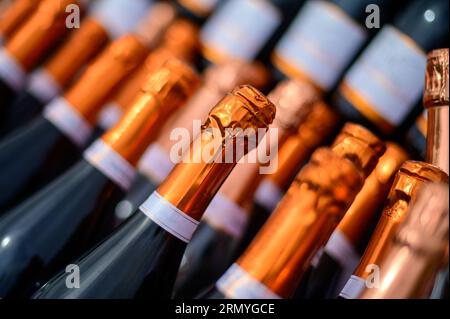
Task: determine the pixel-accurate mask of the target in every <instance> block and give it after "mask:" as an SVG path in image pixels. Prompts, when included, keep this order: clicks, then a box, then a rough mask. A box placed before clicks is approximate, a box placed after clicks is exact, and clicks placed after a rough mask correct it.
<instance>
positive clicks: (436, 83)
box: [423, 49, 450, 174]
mask: <svg viewBox="0 0 450 319" xmlns="http://www.w3.org/2000/svg"><path fill="white" fill-rule="evenodd" d="M448 60H449V56H448V49H440V50H434V51H432V52H431V53H430V54H429V55H428V63H427V72H426V76H425V93H424V98H423V100H424V106H425V108H426V109H427V112H428V123H427V152H426V161H427V162H429V163H432V164H434V165H436V166H438V167H439V168H441V169H442V170H444V171H445V172H446V173H447V174H448V172H449V134H450V131H449V105H448V103H449V101H448V90H449V80H448V69H449V63H448V62H449V61H448Z"/></svg>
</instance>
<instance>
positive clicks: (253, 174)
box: [220, 80, 317, 207]
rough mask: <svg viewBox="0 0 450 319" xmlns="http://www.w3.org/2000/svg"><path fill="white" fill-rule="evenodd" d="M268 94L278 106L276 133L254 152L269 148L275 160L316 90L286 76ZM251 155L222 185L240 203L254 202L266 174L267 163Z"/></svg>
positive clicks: (302, 116)
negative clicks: (263, 173)
mask: <svg viewBox="0 0 450 319" xmlns="http://www.w3.org/2000/svg"><path fill="white" fill-rule="evenodd" d="M268 98H269V99H270V101H271V102H272V103H274V104H275V106H276V116H275V120H274V122H273V123H272V125H271V126H270V127H269V130H277V136H276V138H275V137H269V135H270V134H266V135H265V136H264V138H263V140H262V141H261V142H260V143H259V146H258V148H257V149H255V150H253V151H252V152H254V153H255V154H252V155H255V157H256V155H258V152H261V153H263V152H264V151H265V152H267V151H268V150H269V151H270V155H271V158H270V160H271V161H272V160H275V158H276V155H277V152H278V147H280V146H281V145H282V144H283V143H284V141H285V140H286V139H287V138H288V137H289V136H290V135H292V134H294V133H295V132H296V129H297V127H298V125H299V123H300V122H301V121H302V120H304V118H305V117H306V116H307V114H308V113H309V112H310V111H311V108H312V106H313V104H314V102H315V101H316V100H317V95H316V92H315V90H314V89H313V88H312V87H311V86H309V85H308V84H307V83H305V82H299V81H296V80H286V81H283V82H281V83H279V84H278V85H277V87H275V89H274V90H273V91H272V92H270V94H269V95H268ZM263 144H265V149H264V148H263V149H261V148H262V146H263ZM264 155H266V154H264ZM250 157H253V156H251V155H250V154H249V155H247V156H246V157H245V158H244V159H243V160H244V161H243V162H239V163H238V165H237V166H236V167H235V168H234V170H233V172H231V174H230V176H229V177H228V178H227V180H226V182H225V183H224V185H223V186H222V188H221V189H220V192H221V193H222V194H224V195H225V196H226V197H227V198H228V199H230V200H232V201H233V202H235V203H236V204H238V205H239V206H241V207H247V206H249V205H251V203H252V201H253V197H254V193H255V192H256V189H257V187H258V185H259V183H260V181H261V179H262V178H263V177H264V175H262V174H260V168H261V165H268V164H266V163H264V164H263V163H259V162H258V161H254V159H253V158H250ZM266 158H269V157H268V156H267V157H266ZM255 159H256V158H255ZM272 164H275V163H272Z"/></svg>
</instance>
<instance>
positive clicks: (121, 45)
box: [64, 35, 148, 124]
mask: <svg viewBox="0 0 450 319" xmlns="http://www.w3.org/2000/svg"><path fill="white" fill-rule="evenodd" d="M147 54H148V49H147V48H146V47H144V46H143V45H142V44H141V43H140V42H139V41H138V39H137V38H135V37H134V36H132V35H127V36H124V37H122V38H120V39H118V40H116V41H114V42H113V43H112V44H110V45H109V46H108V48H107V49H106V50H104V52H103V53H102V54H100V56H99V57H97V58H96V59H95V61H94V62H93V63H92V64H91V65H90V66H89V67H88V69H87V70H86V71H85V72H84V73H83V75H82V76H81V77H80V79H79V80H78V81H77V82H76V83H75V84H74V85H73V86H72V87H71V88H70V89H69V90H68V91H67V93H66V94H65V95H64V97H65V98H66V100H67V101H69V103H70V104H71V105H72V106H73V107H74V108H75V109H76V110H77V111H78V112H79V113H80V114H81V115H82V116H83V117H84V118H85V119H86V120H88V121H89V122H90V123H91V124H95V123H96V121H97V115H98V113H99V111H100V108H101V107H102V105H103V104H104V103H105V101H106V100H107V99H108V98H109V95H110V94H111V93H112V90H113V89H114V88H115V87H116V86H117V85H118V84H119V82H120V81H121V80H123V79H124V78H125V77H126V76H127V75H128V74H130V73H131V72H132V71H133V70H134V69H135V68H136V67H137V66H138V65H139V64H140V63H141V62H142V61H143V60H144V59H145V56H146V55H147Z"/></svg>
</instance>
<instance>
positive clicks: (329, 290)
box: [303, 251, 351, 299]
mask: <svg viewBox="0 0 450 319" xmlns="http://www.w3.org/2000/svg"><path fill="white" fill-rule="evenodd" d="M350 271H351V270H350ZM343 272H344V269H343V268H342V266H341V264H340V263H339V262H338V261H337V260H335V259H334V258H333V257H332V256H331V255H329V254H328V253H327V252H326V251H324V252H323V253H322V255H321V256H320V259H319V261H318V263H317V265H316V266H315V267H312V268H311V271H310V274H309V276H308V282H307V287H306V288H305V291H304V294H303V298H306V299H334V298H336V297H337V295H338V294H339V291H336V287H337V286H338V284H339V280H340V278H341V276H342V275H343ZM350 275H351V272H350ZM350 275H349V276H348V278H349V277H350ZM348 278H347V279H348ZM341 288H342V287H341Z"/></svg>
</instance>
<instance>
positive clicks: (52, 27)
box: [5, 0, 79, 70]
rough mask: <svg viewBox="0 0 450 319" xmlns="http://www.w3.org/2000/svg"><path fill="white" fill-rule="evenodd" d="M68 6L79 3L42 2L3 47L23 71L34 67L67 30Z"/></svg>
mask: <svg viewBox="0 0 450 319" xmlns="http://www.w3.org/2000/svg"><path fill="white" fill-rule="evenodd" d="M70 4H79V1H76V0H57V1H48V0H46V1H42V3H41V4H40V5H39V6H38V8H37V10H36V12H35V13H34V14H33V15H32V16H31V17H30V18H29V20H28V21H27V22H26V23H25V24H24V25H23V27H21V28H20V29H19V30H18V32H17V33H15V34H14V36H13V37H12V38H11V39H10V41H8V43H7V44H6V45H5V49H6V50H7V51H8V53H9V54H10V55H11V56H13V57H14V59H15V60H16V61H17V63H19V64H20V65H21V66H22V67H23V68H24V69H25V70H31V69H32V68H33V67H35V65H36V63H37V62H38V60H39V59H40V58H41V57H42V55H43V54H45V52H46V51H47V49H48V48H49V47H50V46H51V45H53V44H54V43H55V42H56V41H57V40H58V39H59V38H60V37H61V36H62V35H63V34H64V33H66V32H67V31H68V30H69V29H68V28H66V26H65V21H66V17H67V15H68V14H69V13H68V12H66V8H67V6H68V5H70Z"/></svg>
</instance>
